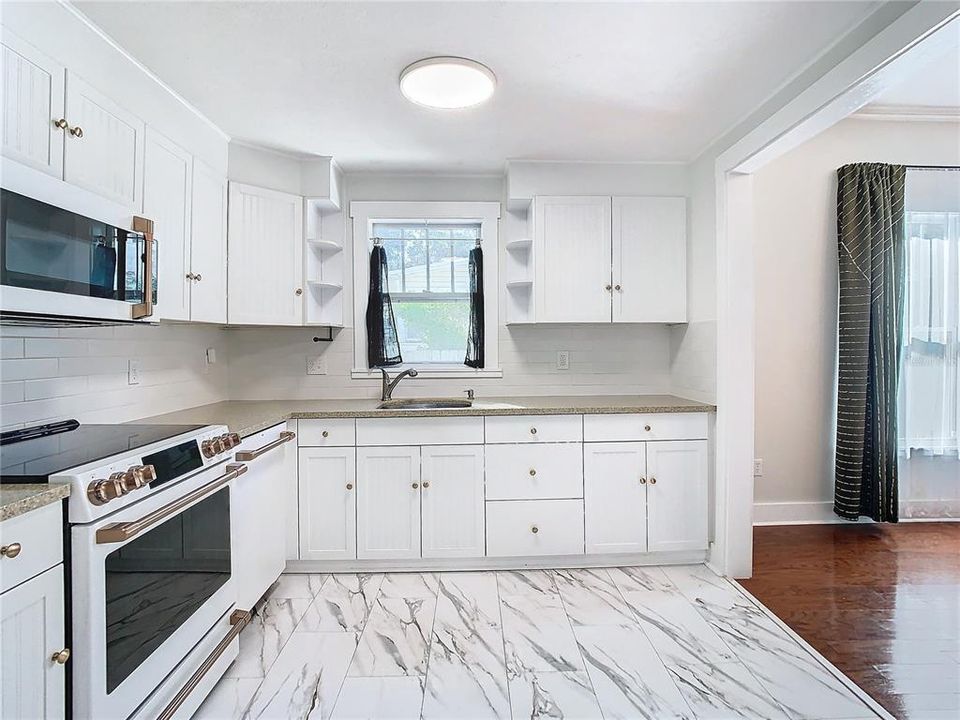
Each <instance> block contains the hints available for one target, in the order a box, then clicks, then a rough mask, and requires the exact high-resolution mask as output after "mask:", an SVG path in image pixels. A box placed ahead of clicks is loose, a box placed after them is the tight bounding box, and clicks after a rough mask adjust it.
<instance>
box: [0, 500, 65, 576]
mask: <svg viewBox="0 0 960 720" xmlns="http://www.w3.org/2000/svg"><path fill="white" fill-rule="evenodd" d="M0 543H2V544H3V545H5V546H10V545H13V544H14V543H19V544H20V553H19V554H18V555H17V556H16V557H7V556H0V592H6V591H7V590H9V589H10V588H12V587H14V586H15V585H19V584H20V583H22V582H23V581H24V580H28V579H29V578H32V577H33V576H34V575H39V574H40V573H42V572H43V571H44V570H48V569H49V568H52V567H53V566H54V565H56V564H58V563H60V562H62V561H63V511H62V508H61V503H60V502H55V503H51V504H50V505H47V506H45V507H42V508H39V509H38V510H33V511H31V512H28V513H25V514H24V515H18V516H17V517H15V518H10V519H9V520H4V521H3V523H0Z"/></svg>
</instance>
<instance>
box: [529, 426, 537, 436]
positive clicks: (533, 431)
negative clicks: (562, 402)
mask: <svg viewBox="0 0 960 720" xmlns="http://www.w3.org/2000/svg"><path fill="white" fill-rule="evenodd" d="M530 434H531V435H536V434H537V429H536V428H535V427H532V428H530Z"/></svg>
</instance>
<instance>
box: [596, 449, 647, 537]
mask: <svg viewBox="0 0 960 720" xmlns="http://www.w3.org/2000/svg"><path fill="white" fill-rule="evenodd" d="M645 467H646V452H645V448H644V443H640V442H625V443H584V445H583V501H584V517H585V526H586V530H585V532H586V547H587V552H588V553H630V552H633V553H638V552H646V550H647V485H646V477H645V473H644V468H645Z"/></svg>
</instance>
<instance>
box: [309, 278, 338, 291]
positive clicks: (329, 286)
mask: <svg viewBox="0 0 960 720" xmlns="http://www.w3.org/2000/svg"><path fill="white" fill-rule="evenodd" d="M307 284H308V285H309V286H310V287H313V288H317V289H318V290H343V283H336V282H328V281H326V280H307Z"/></svg>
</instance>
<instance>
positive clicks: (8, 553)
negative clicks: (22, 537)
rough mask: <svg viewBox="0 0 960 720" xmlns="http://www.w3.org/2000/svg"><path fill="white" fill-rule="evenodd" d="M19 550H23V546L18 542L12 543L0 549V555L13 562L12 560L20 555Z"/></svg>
mask: <svg viewBox="0 0 960 720" xmlns="http://www.w3.org/2000/svg"><path fill="white" fill-rule="evenodd" d="M21 550H23V545H21V544H20V543H18V542H12V543H10V544H9V545H4V546H3V547H0V555H2V556H3V557H5V558H10V559H11V560H13V558H15V557H16V556H17V555H19V554H20V551H21Z"/></svg>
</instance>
